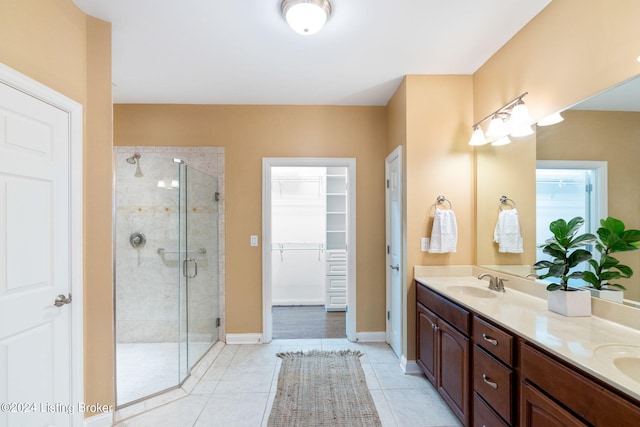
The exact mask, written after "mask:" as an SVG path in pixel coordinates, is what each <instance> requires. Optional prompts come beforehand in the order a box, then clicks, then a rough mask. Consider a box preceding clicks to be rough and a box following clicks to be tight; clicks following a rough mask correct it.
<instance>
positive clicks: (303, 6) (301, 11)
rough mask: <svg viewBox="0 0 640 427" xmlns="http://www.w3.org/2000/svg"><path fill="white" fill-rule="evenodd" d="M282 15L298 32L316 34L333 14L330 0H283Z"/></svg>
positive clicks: (306, 34)
mask: <svg viewBox="0 0 640 427" xmlns="http://www.w3.org/2000/svg"><path fill="white" fill-rule="evenodd" d="M281 9H282V16H284V19H285V20H286V21H287V23H288V24H289V26H290V27H291V28H292V29H293V31H295V32H296V33H298V34H303V35H305V36H308V35H311V34H315V33H317V32H318V31H320V29H321V28H322V27H323V26H324V24H325V22H327V20H328V19H329V16H331V3H329V0H283V2H282V5H281Z"/></svg>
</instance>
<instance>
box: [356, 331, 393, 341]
mask: <svg viewBox="0 0 640 427" xmlns="http://www.w3.org/2000/svg"><path fill="white" fill-rule="evenodd" d="M356 341H357V342H387V333H386V332H356Z"/></svg>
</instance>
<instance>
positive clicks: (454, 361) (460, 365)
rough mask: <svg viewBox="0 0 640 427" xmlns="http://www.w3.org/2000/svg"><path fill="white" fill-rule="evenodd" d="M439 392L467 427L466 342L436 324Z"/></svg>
mask: <svg viewBox="0 0 640 427" xmlns="http://www.w3.org/2000/svg"><path fill="white" fill-rule="evenodd" d="M437 331H438V338H439V344H440V345H439V347H440V352H439V362H440V364H439V365H440V369H439V379H440V381H439V384H438V392H439V393H440V395H441V396H442V398H443V399H444V400H445V401H446V402H447V403H448V404H449V407H450V408H451V410H452V411H453V413H454V414H455V415H456V416H457V417H458V418H459V419H460V421H462V423H463V424H464V425H465V426H468V425H469V417H470V411H469V399H470V391H469V389H470V388H469V339H468V338H467V337H465V336H464V335H462V334H461V333H460V332H458V331H457V330H456V329H454V328H453V327H452V326H449V324H448V323H446V322H444V321H439V322H438V330H437Z"/></svg>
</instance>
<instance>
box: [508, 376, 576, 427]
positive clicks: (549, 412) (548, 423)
mask: <svg viewBox="0 0 640 427" xmlns="http://www.w3.org/2000/svg"><path fill="white" fill-rule="evenodd" d="M520 426H521V427H584V426H586V424H583V423H582V422H580V421H579V420H578V419H577V418H575V417H574V416H573V415H571V414H570V413H569V412H567V411H566V410H565V409H564V408H562V407H561V406H559V405H558V404H557V403H556V402H554V401H553V400H551V399H549V398H548V397H547V396H545V395H544V394H542V393H540V392H539V391H538V390H537V389H535V388H534V387H533V386H531V385H530V384H528V383H526V382H524V383H522V388H521V395H520Z"/></svg>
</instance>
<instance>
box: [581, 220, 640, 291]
mask: <svg viewBox="0 0 640 427" xmlns="http://www.w3.org/2000/svg"><path fill="white" fill-rule="evenodd" d="M597 234H598V240H597V241H596V250H597V251H598V253H599V254H600V259H599V260H595V259H591V260H589V264H591V266H592V267H593V272H591V271H585V273H584V277H583V279H584V281H585V282H587V283H589V285H590V286H591V287H590V290H591V294H592V295H593V296H597V297H600V298H603V299H607V300H610V301H615V302H620V303H621V302H622V300H623V296H624V295H623V291H624V290H625V289H626V288H625V287H624V286H622V285H621V284H619V283H613V282H612V280H618V279H628V278H629V277H631V276H632V275H633V270H632V269H631V267H629V266H628V265H624V264H621V263H620V261H618V260H617V259H616V258H615V257H613V256H611V254H612V253H617V252H627V251H635V250H637V249H639V248H640V230H625V225H624V223H623V222H622V221H620V220H619V219H616V218H613V217H608V218H607V219H601V220H600V228H598V230H597Z"/></svg>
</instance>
